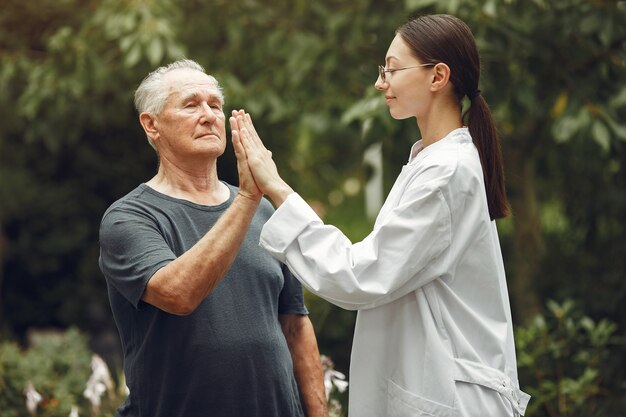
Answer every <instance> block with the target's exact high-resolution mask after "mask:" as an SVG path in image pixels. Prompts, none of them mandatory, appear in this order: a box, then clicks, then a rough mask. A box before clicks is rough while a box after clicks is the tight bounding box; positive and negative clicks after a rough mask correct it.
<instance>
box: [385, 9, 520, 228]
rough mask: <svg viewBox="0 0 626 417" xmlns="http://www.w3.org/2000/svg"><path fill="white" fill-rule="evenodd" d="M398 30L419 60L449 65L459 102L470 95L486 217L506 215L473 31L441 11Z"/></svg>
mask: <svg viewBox="0 0 626 417" xmlns="http://www.w3.org/2000/svg"><path fill="white" fill-rule="evenodd" d="M397 33H399V34H400V36H402V39H404V41H405V42H406V43H407V44H408V45H409V47H410V48H411V50H412V52H413V53H414V54H415V56H416V58H418V59H419V60H421V61H422V62H443V63H445V64H447V65H448V67H450V81H451V82H452V85H454V90H455V93H456V96H457V98H458V100H459V106H460V103H461V100H462V99H463V97H464V96H467V97H468V98H469V100H470V102H471V105H470V108H469V110H468V112H467V114H466V115H467V116H468V118H467V121H466V123H467V126H468V128H469V131H470V135H471V136H472V139H473V141H474V145H475V146H476V148H477V149H478V154H479V156H480V163H481V165H482V168H483V176H484V180H485V192H486V194H487V205H488V207H489V217H490V218H491V219H492V220H494V219H501V218H503V217H506V216H508V215H509V214H510V210H509V203H508V200H507V197H506V191H505V188H504V167H503V164H502V150H501V149H500V140H499V139H498V132H497V130H496V126H495V124H494V122H493V117H492V116H491V110H489V106H488V105H487V102H486V101H485V99H484V98H483V96H482V95H481V94H480V90H479V89H478V81H479V78H480V59H479V56H478V49H477V48H476V42H475V40H474V35H472V31H471V30H470V28H469V27H468V26H467V25H466V24H465V23H464V22H463V21H462V20H460V19H458V18H456V17H454V16H450V15H442V14H440V15H426V16H421V17H418V18H417V19H413V20H411V21H409V22H407V23H405V24H404V25H403V26H401V27H400V28H399V29H398V31H397ZM464 116H465V115H464Z"/></svg>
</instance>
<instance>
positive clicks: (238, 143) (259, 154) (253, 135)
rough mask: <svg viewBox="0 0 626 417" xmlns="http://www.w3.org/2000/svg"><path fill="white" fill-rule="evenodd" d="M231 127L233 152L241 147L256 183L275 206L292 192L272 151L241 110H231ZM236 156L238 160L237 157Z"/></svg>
mask: <svg viewBox="0 0 626 417" xmlns="http://www.w3.org/2000/svg"><path fill="white" fill-rule="evenodd" d="M231 127H233V146H234V147H235V153H237V152H241V150H242V149H243V151H244V152H245V157H246V159H247V162H248V166H249V168H250V171H251V172H252V176H253V177H254V180H255V182H256V185H257V186H258V187H259V189H260V190H261V192H263V193H264V194H265V195H267V196H268V197H269V198H270V199H271V200H272V201H273V202H274V205H275V206H276V207H278V206H280V205H281V204H282V203H283V202H284V201H285V199H286V198H287V197H288V196H289V194H291V193H293V189H292V188H291V187H290V186H289V185H288V184H287V183H286V182H285V181H284V180H283V179H282V178H281V177H280V175H279V174H278V169H277V168H276V164H275V163H274V161H273V160H272V153H271V152H270V151H268V150H267V148H265V145H263V142H262V141H261V138H260V137H259V135H258V134H257V132H256V129H255V128H254V125H253V124H252V118H251V117H250V115H249V114H247V113H245V112H244V111H243V110H239V111H233V116H232V117H231ZM238 148H239V149H238ZM237 158H238V159H237V160H238V161H239V157H237Z"/></svg>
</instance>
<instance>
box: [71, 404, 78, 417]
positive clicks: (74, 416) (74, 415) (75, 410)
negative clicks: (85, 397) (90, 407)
mask: <svg viewBox="0 0 626 417" xmlns="http://www.w3.org/2000/svg"><path fill="white" fill-rule="evenodd" d="M68 417H79V415H78V407H76V406H75V405H73V406H72V410H71V411H70V415H69V416H68Z"/></svg>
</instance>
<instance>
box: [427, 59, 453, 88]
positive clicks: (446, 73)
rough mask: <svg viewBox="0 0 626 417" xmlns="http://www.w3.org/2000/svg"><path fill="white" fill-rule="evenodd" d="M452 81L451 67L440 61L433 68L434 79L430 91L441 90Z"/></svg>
mask: <svg viewBox="0 0 626 417" xmlns="http://www.w3.org/2000/svg"><path fill="white" fill-rule="evenodd" d="M449 81H450V67H449V66H448V65H447V64H444V63H443V62H440V63H438V64H437V65H435V66H434V68H433V80H432V82H431V84H430V91H432V92H435V91H440V90H442V89H443V88H445V86H446V85H448V82H449Z"/></svg>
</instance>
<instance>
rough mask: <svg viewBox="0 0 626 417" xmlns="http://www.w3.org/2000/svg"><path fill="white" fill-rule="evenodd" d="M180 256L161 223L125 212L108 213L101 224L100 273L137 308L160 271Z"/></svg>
mask: <svg viewBox="0 0 626 417" xmlns="http://www.w3.org/2000/svg"><path fill="white" fill-rule="evenodd" d="M174 259H176V256H175V255H174V253H173V252H172V251H171V249H170V248H169V246H168V245H167V242H166V241H165V238H164V236H163V235H162V233H161V232H160V230H159V227H158V224H157V222H156V221H155V220H154V219H152V218H150V216H148V215H146V214H143V213H140V212H137V211H134V210H130V209H128V210H126V209H123V208H115V209H112V210H110V211H108V212H107V213H105V215H104V217H103V219H102V222H101V224H100V260H99V264H100V269H101V271H102V273H103V274H104V277H105V278H106V280H107V283H108V284H109V285H112V286H113V287H114V288H115V289H116V290H117V291H118V292H119V293H120V294H122V296H123V297H124V298H126V299H127V300H128V301H129V302H130V303H131V304H132V305H133V306H134V307H135V308H139V307H140V305H141V303H140V301H141V297H142V296H143V293H144V290H145V287H146V284H147V283H148V281H149V280H150V278H151V277H152V275H154V273H155V272H156V271H158V270H159V269H160V268H162V267H164V266H165V265H167V264H168V263H170V262H171V261H173V260H174Z"/></svg>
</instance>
